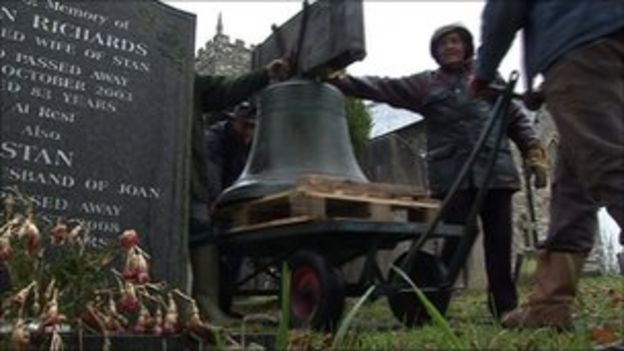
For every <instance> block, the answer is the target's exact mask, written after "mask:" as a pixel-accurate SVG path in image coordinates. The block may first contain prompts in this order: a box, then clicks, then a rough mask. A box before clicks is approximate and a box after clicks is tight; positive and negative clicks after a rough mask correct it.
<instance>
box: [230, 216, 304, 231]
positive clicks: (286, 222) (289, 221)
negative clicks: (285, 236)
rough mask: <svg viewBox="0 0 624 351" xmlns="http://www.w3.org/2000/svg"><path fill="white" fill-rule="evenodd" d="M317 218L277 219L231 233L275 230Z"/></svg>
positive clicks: (247, 226)
mask: <svg viewBox="0 0 624 351" xmlns="http://www.w3.org/2000/svg"><path fill="white" fill-rule="evenodd" d="M314 219H315V218H313V217H310V216H296V217H288V218H280V219H275V220H272V221H268V222H263V223H257V224H251V225H245V226H237V227H234V228H232V229H231V230H229V232H230V233H237V232H242V231H247V230H257V229H265V228H273V227H279V226H283V225H289V224H296V223H304V222H309V221H312V220H314Z"/></svg>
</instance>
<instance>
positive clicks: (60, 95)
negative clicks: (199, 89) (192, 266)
mask: <svg viewBox="0 0 624 351" xmlns="http://www.w3.org/2000/svg"><path fill="white" fill-rule="evenodd" d="M194 25H195V22H194V16H192V15H190V14H186V13H183V12H180V11H177V10H174V9H172V8H169V7H168V6H166V5H164V4H162V3H160V2H157V1H141V2H119V1H97V2H74V1H55V0H15V1H10V2H2V4H1V5H0V43H1V44H2V45H0V73H1V77H2V80H1V84H0V108H1V112H2V114H1V116H0V117H1V118H0V122H1V124H0V133H1V139H0V162H1V165H0V180H1V182H0V185H1V186H2V187H6V186H17V187H18V188H19V189H20V190H21V191H22V192H24V193H26V194H28V195H29V196H30V197H31V198H32V199H33V201H34V203H35V205H36V207H37V211H38V213H39V215H40V217H41V218H43V219H44V220H47V221H54V220H55V219H56V218H57V217H64V218H80V219H84V220H85V221H86V223H87V225H88V226H89V228H90V229H91V233H92V234H93V235H92V236H91V237H92V238H93V239H92V240H93V242H91V243H90V244H91V245H93V246H101V245H106V244H109V243H110V242H111V241H112V240H114V239H115V238H116V235H117V234H119V233H120V232H121V231H122V230H124V229H126V228H135V229H137V231H139V233H142V234H143V235H144V238H143V240H144V241H145V243H146V246H147V248H148V249H149V250H150V251H151V253H152V255H155V256H162V257H164V260H163V261H164V262H163V263H162V264H161V266H160V267H158V263H156V266H155V267H154V268H155V269H156V270H157V271H160V272H156V275H157V278H161V279H167V280H173V281H174V283H175V281H176V280H177V281H182V280H183V279H184V278H180V276H184V274H182V273H181V272H182V271H183V268H180V267H177V266H179V265H182V264H183V261H184V259H183V258H182V257H181V256H183V255H185V253H186V248H185V245H186V243H185V235H186V234H185V233H184V227H185V224H184V223H185V213H184V212H185V208H186V207H185V204H186V190H185V189H186V187H187V179H188V176H187V174H186V169H187V167H186V162H187V155H188V131H189V129H190V112H191V87H192V68H193V63H192V62H193V46H194V45H193V41H194V38H193V33H194ZM173 262H175V263H173ZM172 263H173V265H174V266H175V267H172V268H171V267H166V265H172ZM176 275H177V276H178V277H175V276H176Z"/></svg>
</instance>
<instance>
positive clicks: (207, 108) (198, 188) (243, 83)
mask: <svg viewBox="0 0 624 351" xmlns="http://www.w3.org/2000/svg"><path fill="white" fill-rule="evenodd" d="M268 83H269V75H268V72H267V71H266V70H265V69H263V70H259V71H256V72H252V73H249V74H246V75H243V76H241V77H238V78H235V79H230V78H226V77H221V76H196V77H195V99H194V101H195V106H194V120H193V128H192V136H191V139H192V174H191V201H193V202H195V203H209V202H210V201H211V195H210V191H209V188H208V187H209V186H208V184H207V183H208V179H209V176H208V172H207V169H206V160H207V159H208V157H209V155H208V154H207V151H206V142H205V140H204V137H205V133H204V132H205V129H206V127H207V126H206V125H205V123H204V119H203V117H202V114H203V113H206V112H213V111H220V110H223V109H225V108H228V107H232V106H234V105H236V104H238V103H239V102H241V101H242V100H244V99H246V98H248V97H249V96H250V95H252V94H253V93H255V92H257V91H258V90H260V89H262V88H263V87H265V86H266V85H267V84H268Z"/></svg>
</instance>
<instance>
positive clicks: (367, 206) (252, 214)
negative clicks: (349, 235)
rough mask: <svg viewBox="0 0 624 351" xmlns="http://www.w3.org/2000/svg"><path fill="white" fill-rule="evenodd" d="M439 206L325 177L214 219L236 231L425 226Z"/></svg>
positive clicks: (393, 190) (396, 190)
mask: <svg viewBox="0 0 624 351" xmlns="http://www.w3.org/2000/svg"><path fill="white" fill-rule="evenodd" d="M438 207H439V206H438V201H437V200H433V199H430V198H428V197H427V193H426V191H424V190H423V189H421V188H417V187H410V186H403V185H394V184H385V183H356V182H353V181H345V180H340V179H336V178H329V177H324V176H305V177H302V178H300V179H299V180H298V181H297V183H296V185H295V186H294V187H293V188H292V189H289V190H287V191H283V192H279V193H275V194H270V195H267V196H264V197H262V198H259V199H255V200H251V201H248V202H244V203H238V204H234V205H231V206H229V207H226V208H222V209H221V210H220V211H219V213H218V217H220V218H221V219H225V220H227V221H229V222H230V223H231V225H232V227H233V229H234V230H236V231H238V230H243V229H256V228H264V227H270V226H274V225H284V224H288V223H291V222H292V221H301V220H302V218H304V219H305V220H314V219H347V218H348V219H358V220H370V221H380V222H388V221H390V222H427V221H430V220H431V219H432V218H433V217H434V216H435V214H436V212H437V210H438Z"/></svg>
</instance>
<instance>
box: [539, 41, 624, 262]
mask: <svg viewBox="0 0 624 351" xmlns="http://www.w3.org/2000/svg"><path fill="white" fill-rule="evenodd" d="M544 92H545V94H546V101H547V103H548V110H549V111H550V113H551V114H552V117H553V120H554V121H555V124H556V125H557V130H558V132H559V150H558V155H557V156H558V157H557V163H556V166H555V175H554V179H553V182H552V194H551V196H552V197H551V202H550V226H549V229H548V238H547V239H546V243H545V247H546V248H547V249H549V250H553V251H571V252H584V253H585V252H589V251H590V250H591V248H592V246H593V239H594V235H595V233H596V222H597V220H596V211H597V210H598V208H600V207H601V206H605V207H606V208H607V211H608V212H609V214H610V215H611V216H612V217H613V218H614V219H615V221H616V222H617V223H618V225H619V226H620V228H621V230H623V231H624V30H620V31H619V32H617V33H613V34H611V35H608V36H605V37H603V38H600V39H598V40H595V41H593V42H590V43H588V44H586V45H583V46H580V47H578V48H576V49H574V50H572V51H570V52H569V53H567V54H566V55H565V56H564V57H562V58H561V59H559V60H558V61H557V62H556V63H555V64H554V65H553V66H552V67H551V68H550V69H549V70H548V72H546V74H545V80H544ZM620 241H621V242H622V243H624V233H620Z"/></svg>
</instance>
